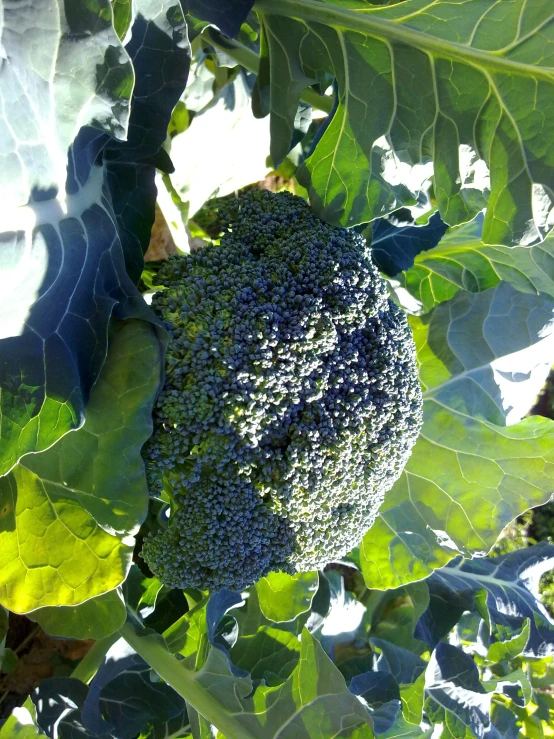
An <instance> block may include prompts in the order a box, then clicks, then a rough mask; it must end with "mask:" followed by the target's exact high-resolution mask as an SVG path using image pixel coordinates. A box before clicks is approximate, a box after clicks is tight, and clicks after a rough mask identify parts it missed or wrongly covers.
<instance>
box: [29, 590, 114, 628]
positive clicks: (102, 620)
mask: <svg viewBox="0 0 554 739" xmlns="http://www.w3.org/2000/svg"><path fill="white" fill-rule="evenodd" d="M27 617H28V618H30V619H31V621H35V622H36V623H38V624H39V625H40V627H41V628H42V630H43V631H45V632H46V633H47V634H50V636H60V637H64V638H66V639H103V638H104V637H106V636H110V635H111V634H114V633H115V632H116V631H118V629H120V628H121V626H122V625H123V624H124V623H125V619H126V618H127V611H126V609H125V604H124V602H123V599H122V598H121V596H120V595H119V593H118V592H117V591H116V590H110V592H108V593H104V594H103V595H99V596H98V597H96V598H91V599H90V600H87V601H85V602H84V603H81V604H80V605H78V606H57V607H47V608H39V609H37V610H36V611H33V612H32V613H29V614H28V615H27Z"/></svg>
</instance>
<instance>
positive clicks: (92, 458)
mask: <svg viewBox="0 0 554 739" xmlns="http://www.w3.org/2000/svg"><path fill="white" fill-rule="evenodd" d="M160 365H161V347H160V342H159V339H158V336H157V333H156V330H155V328H154V326H153V325H152V324H150V323H147V322H143V321H139V320H129V321H124V322H116V323H115V324H114V325H113V327H112V331H111V336H110V351H109V355H108V358H107V359H106V362H105V363H104V366H103V368H102V372H101V374H100V377H99V379H98V381H97V383H96V385H95V386H94V388H93V391H92V393H91V398H90V401H89V405H88V409H87V420H86V422H85V424H84V426H83V427H82V428H81V429H79V430H78V431H74V432H73V433H71V434H68V435H67V436H65V437H63V438H62V439H60V441H58V442H57V443H56V444H55V445H54V446H53V447H51V448H50V449H49V450H47V451H45V452H42V453H40V454H35V455H29V456H26V457H25V458H24V459H23V460H22V461H21V463H20V464H19V465H17V466H16V467H15V468H14V470H13V471H12V472H10V473H9V474H8V475H7V476H6V477H3V478H0V495H1V514H2V515H1V519H0V520H1V524H0V600H1V601H2V603H3V604H4V605H5V606H6V607H7V608H9V609H10V610H12V611H16V612H18V613H24V612H27V611H32V610H35V609H37V608H41V607H44V606H75V605H78V604H79V603H82V602H84V601H86V600H89V599H90V598H94V597H96V596H98V595H101V594H103V593H105V592H107V591H109V590H113V589H114V588H116V587H117V586H118V585H119V584H120V583H121V582H122V580H124V579H125V576H126V574H127V572H128V570H129V567H130V565H131V556H132V552H133V544H134V540H133V537H132V534H134V533H136V531H137V530H138V527H139V525H140V523H141V522H142V520H143V519H144V516H145V515H146V508H147V505H148V490H147V487H146V479H145V475H144V465H143V461H142V457H141V454H140V450H141V447H142V445H143V444H144V442H145V441H146V439H147V438H148V436H149V435H150V433H151V428H152V418H151V409H152V405H153V402H154V398H155V396H156V393H157V391H158V386H159V382H160Z"/></svg>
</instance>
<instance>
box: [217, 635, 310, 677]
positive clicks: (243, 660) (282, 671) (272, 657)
mask: <svg viewBox="0 0 554 739" xmlns="http://www.w3.org/2000/svg"><path fill="white" fill-rule="evenodd" d="M299 657H300V642H299V641H298V637H297V636H296V634H292V633H291V632H290V631H281V629H274V628H272V627H271V626H260V628H259V629H258V631H257V633H256V634H248V635H247V636H241V637H239V639H238V640H237V643H236V644H235V646H234V647H233V649H232V650H231V659H232V661H233V664H234V665H236V666H237V667H238V668H239V669H241V670H247V671H248V672H249V673H250V676H251V678H252V680H262V679H263V678H264V677H265V676H266V674H267V673H270V674H271V675H272V676H275V675H276V676H277V677H279V678H281V679H282V680H286V679H287V678H288V677H289V675H290V674H291V672H292V671H293V670H294V668H295V667H296V665H297V664H298V659H299Z"/></svg>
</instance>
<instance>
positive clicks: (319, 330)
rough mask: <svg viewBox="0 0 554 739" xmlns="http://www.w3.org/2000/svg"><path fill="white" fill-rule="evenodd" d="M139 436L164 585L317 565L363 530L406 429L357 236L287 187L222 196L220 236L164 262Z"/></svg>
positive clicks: (394, 323) (410, 419) (411, 426)
mask: <svg viewBox="0 0 554 739" xmlns="http://www.w3.org/2000/svg"><path fill="white" fill-rule="evenodd" d="M157 280H158V283H159V284H161V285H163V286H164V287H165V288H166V289H165V290H163V291H160V292H158V293H156V294H155V296H154V299H153V303H152V305H153V308H154V310H155V311H156V313H157V314H158V316H159V317H160V318H161V319H162V320H163V321H164V323H165V326H166V327H167V330H168V332H169V348H168V353H167V360H166V373H167V374H166V381H165V387H164V389H163V391H162V393H161V395H160V397H159V399H158V402H157V406H156V409H155V416H154V429H155V430H154V434H153V436H152V438H151V440H150V442H149V444H148V446H147V449H146V453H145V454H146V460H147V467H148V471H149V478H150V485H151V487H152V488H153V489H154V490H158V491H160V490H162V489H163V490H165V491H166V492H167V493H168V494H169V496H170V498H171V501H172V511H171V516H170V519H169V524H168V527H167V529H166V530H161V531H158V532H156V533H152V534H149V535H148V536H147V537H146V539H145V542H144V547H143V551H142V556H143V557H144V559H145V560H146V562H147V563H148V565H149V566H150V568H151V570H152V571H153V572H154V573H155V574H156V575H157V577H159V578H160V580H162V581H163V582H164V583H166V584H167V585H169V586H172V587H178V588H184V587H190V588H201V589H208V590H218V589H220V588H222V587H229V588H235V589H241V588H243V587H246V586H248V585H250V584H252V583H253V582H255V581H256V580H258V579H259V578H260V577H263V576H264V575H266V574H267V573H268V572H270V571H274V570H282V571H284V572H288V573H295V572H299V571H307V570H314V569H317V568H319V567H321V566H323V565H324V564H326V563H327V562H329V561H331V560H333V559H336V558H339V557H341V556H343V555H344V554H345V553H347V552H348V551H350V550H351V549H352V548H353V547H354V546H355V545H356V544H358V543H359V541H360V539H361V538H362V536H363V534H364V533H365V532H366V531H367V530H368V529H369V528H370V526H371V525H372V523H373V521H374V519H375V517H376V515H377V511H378V509H379V506H380V504H381V502H382V500H383V496H384V494H385V492H386V491H387V490H388V489H389V488H390V487H391V486H392V484H393V483H394V481H395V480H396V479H397V478H398V476H399V475H400V473H401V471H402V469H403V467H404V465H405V463H406V460H407V458H408V456H409V454H410V452H411V449H412V446H413V444H414V442H415V440H416V437H417V435H418V433H419V430H420V426H421V406H422V398H421V391H420V386H419V382H418V377H417V369H416V363H415V347H414V342H413V338H412V335H411V331H410V329H409V327H408V323H407V320H406V317H405V315H404V314H403V312H402V311H401V310H400V309H399V308H398V307H397V306H396V305H395V304H394V303H393V302H392V301H391V300H389V298H388V297H387V290H386V287H385V284H384V282H383V280H382V279H381V278H380V276H379V274H378V272H377V270H376V268H375V266H374V264H373V262H372V259H371V253H370V250H369V249H368V247H367V245H366V243H365V241H364V240H363V238H362V237H361V236H359V235H358V234H356V233H355V232H353V231H349V230H346V229H343V228H336V227H332V226H329V225H328V224H326V223H323V222H322V221H320V220H319V219H318V218H316V217H315V216H314V214H313V213H312V211H311V210H310V208H309V206H308V205H307V204H306V203H305V202H304V201H303V200H302V199H301V198H298V197H295V196H293V195H291V194H290V193H286V192H283V193H279V194H277V195H275V194H273V193H270V192H268V191H260V190H253V191H251V192H249V193H248V194H247V195H245V196H243V197H242V198H239V199H238V200H236V201H234V202H233V203H232V204H231V205H229V206H227V209H226V211H225V214H224V235H223V237H222V239H221V244H220V245H219V246H207V247H205V248H203V249H201V250H200V251H198V252H196V253H194V254H191V255H186V256H176V257H170V260H169V262H168V263H167V264H166V265H164V266H163V267H162V269H161V270H160V271H159V273H158V276H157Z"/></svg>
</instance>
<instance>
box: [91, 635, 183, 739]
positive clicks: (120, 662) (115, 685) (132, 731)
mask: <svg viewBox="0 0 554 739" xmlns="http://www.w3.org/2000/svg"><path fill="white" fill-rule="evenodd" d="M185 710H186V708H185V701H184V700H183V698H181V696H180V695H179V694H178V693H176V692H175V691H174V690H173V688H171V687H170V686H169V685H166V683H164V682H161V681H158V682H153V681H152V680H151V679H150V666H149V665H148V664H147V663H146V662H144V660H143V659H142V658H141V657H139V656H138V655H137V654H136V653H135V652H134V651H133V650H132V649H131V648H130V647H129V646H128V645H127V644H126V642H125V641H123V640H122V639H120V640H119V641H117V642H116V643H115V644H114V645H113V646H112V647H111V648H110V650H109V651H108V653H107V654H106V658H105V660H104V663H103V664H102V665H101V666H100V668H99V670H98V672H97V673H96V675H95V677H94V678H93V680H92V682H91V684H90V687H89V690H88V694H87V695H86V697H85V700H84V703H83V707H82V719H83V723H84V725H85V727H86V729H87V731H89V732H92V733H93V734H94V735H96V736H98V735H101V734H102V733H103V732H105V733H107V734H109V735H112V734H113V735H114V736H117V737H120V739H134V737H135V736H136V735H137V733H138V732H140V731H141V730H142V729H143V728H144V727H145V726H146V725H147V724H148V723H149V722H151V721H156V722H157V723H158V724H164V723H165V722H166V721H167V720H169V719H176V718H178V717H181V716H182V715H183V713H184V712H185Z"/></svg>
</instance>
